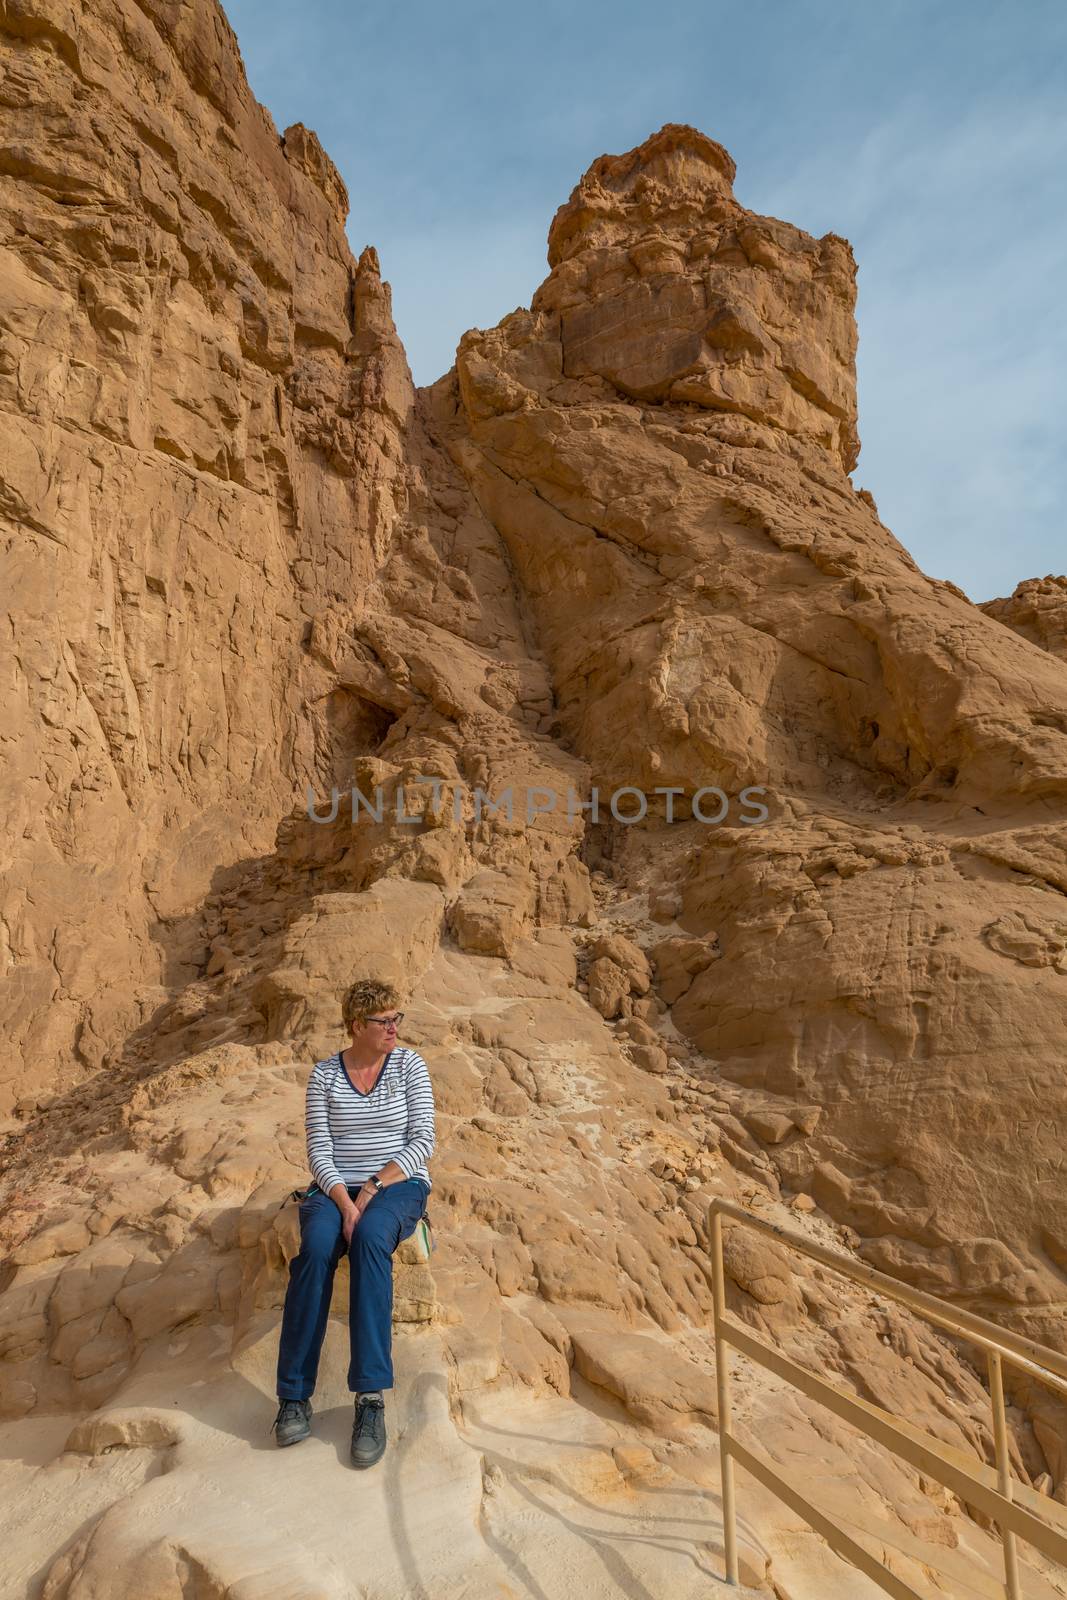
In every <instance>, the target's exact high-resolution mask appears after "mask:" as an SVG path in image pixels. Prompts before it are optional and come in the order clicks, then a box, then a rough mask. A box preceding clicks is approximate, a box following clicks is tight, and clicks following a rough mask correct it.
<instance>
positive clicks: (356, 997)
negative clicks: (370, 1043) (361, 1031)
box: [341, 978, 400, 1028]
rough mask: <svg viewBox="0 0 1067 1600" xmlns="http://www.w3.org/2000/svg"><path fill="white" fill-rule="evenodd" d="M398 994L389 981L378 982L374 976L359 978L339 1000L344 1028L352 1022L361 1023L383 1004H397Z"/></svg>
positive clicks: (349, 1026) (398, 1002) (348, 1026)
mask: <svg viewBox="0 0 1067 1600" xmlns="http://www.w3.org/2000/svg"><path fill="white" fill-rule="evenodd" d="M399 1004H400V995H399V994H398V993H397V991H396V990H395V989H394V988H393V985H392V984H391V983H379V982H378V981H377V979H375V978H360V980H359V982H358V983H354V984H353V985H352V987H351V988H350V989H348V990H347V991H346V993H345V997H344V999H343V1000H342V1002H341V1020H342V1022H343V1023H344V1025H345V1027H346V1028H351V1026H352V1024H353V1022H358V1023H360V1024H361V1025H362V1024H363V1023H364V1022H366V1020H367V1018H368V1017H372V1016H373V1015H374V1013H375V1012H376V1011H380V1010H381V1009H382V1007H383V1006H398V1005H399Z"/></svg>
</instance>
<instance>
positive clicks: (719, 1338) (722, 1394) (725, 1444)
mask: <svg viewBox="0 0 1067 1600" xmlns="http://www.w3.org/2000/svg"><path fill="white" fill-rule="evenodd" d="M711 1271H712V1315H713V1318H714V1323H715V1387H716V1392H717V1394H718V1404H719V1463H720V1476H721V1479H722V1536H723V1549H724V1552H725V1555H726V1581H727V1583H729V1584H736V1583H737V1582H738V1581H739V1580H738V1575H737V1509H736V1505H735V1503H734V1459H733V1456H732V1455H731V1454H730V1447H729V1440H730V1355H729V1346H728V1345H727V1342H726V1339H725V1338H724V1337H723V1323H724V1321H725V1318H726V1287H725V1278H724V1272H723V1261H722V1218H721V1217H720V1215H719V1213H718V1212H717V1211H713V1212H712V1215H711ZM1012 1600H1015V1596H1014V1595H1013V1596H1012Z"/></svg>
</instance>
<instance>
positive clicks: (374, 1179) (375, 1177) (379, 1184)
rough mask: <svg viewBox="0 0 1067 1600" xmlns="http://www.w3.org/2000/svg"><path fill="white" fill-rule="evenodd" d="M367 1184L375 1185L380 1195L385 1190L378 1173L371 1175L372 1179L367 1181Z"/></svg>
mask: <svg viewBox="0 0 1067 1600" xmlns="http://www.w3.org/2000/svg"><path fill="white" fill-rule="evenodd" d="M367 1182H368V1183H373V1185H374V1187H375V1188H376V1189H377V1191H378V1193H379V1194H381V1192H382V1190H383V1189H384V1188H385V1184H384V1183H383V1182H382V1180H381V1178H379V1177H378V1175H377V1173H376V1172H372V1173H371V1175H370V1177H369V1178H368V1179H367Z"/></svg>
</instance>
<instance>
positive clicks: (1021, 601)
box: [982, 573, 1067, 660]
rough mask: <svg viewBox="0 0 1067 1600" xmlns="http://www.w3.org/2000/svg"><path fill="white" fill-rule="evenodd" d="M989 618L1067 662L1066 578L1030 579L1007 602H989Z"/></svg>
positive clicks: (987, 612)
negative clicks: (1012, 629)
mask: <svg viewBox="0 0 1067 1600" xmlns="http://www.w3.org/2000/svg"><path fill="white" fill-rule="evenodd" d="M982 610H983V611H984V612H985V613H986V615H987V616H990V617H996V618H997V620H998V622H1006V623H1007V625H1008V627H1009V628H1014V629H1015V632H1016V633H1018V634H1021V635H1022V637H1023V638H1024V639H1029V640H1030V642H1031V644H1038V645H1040V646H1041V648H1042V650H1051V652H1052V654H1053V655H1054V656H1059V657H1060V658H1061V659H1062V660H1067V578H1065V577H1058V578H1054V577H1053V576H1052V574H1051V573H1050V574H1049V576H1048V577H1047V578H1027V579H1026V580H1025V581H1024V582H1023V583H1020V584H1019V585H1018V587H1017V588H1016V590H1015V592H1014V594H1012V595H1009V597H1008V598H1007V599H1006V600H987V601H986V602H985V604H984V605H983V607H982Z"/></svg>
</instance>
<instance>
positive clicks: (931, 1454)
mask: <svg viewBox="0 0 1067 1600" xmlns="http://www.w3.org/2000/svg"><path fill="white" fill-rule="evenodd" d="M723 1217H728V1218H730V1219H732V1220H733V1221H735V1222H738V1223H741V1224H742V1225H743V1226H745V1227H748V1228H752V1229H753V1230H754V1231H755V1232H757V1233H763V1234H767V1235H768V1236H769V1237H771V1238H773V1239H776V1240H778V1242H779V1243H781V1244H784V1245H786V1246H788V1247H789V1248H790V1249H791V1250H796V1251H798V1252H799V1253H800V1254H801V1255H806V1256H809V1257H810V1258H811V1259H812V1260H814V1261H818V1262H820V1263H821V1264H822V1265H823V1266H826V1267H830V1268H831V1269H832V1270H833V1271H835V1272H840V1273H841V1274H842V1275H843V1276H844V1277H847V1278H851V1279H852V1280H853V1281H854V1282H856V1283H859V1284H862V1285H863V1286H864V1287H865V1288H868V1289H874V1290H876V1291H877V1292H878V1293H879V1294H882V1295H885V1296H886V1298H887V1299H891V1300H896V1301H898V1302H899V1303H900V1304H901V1305H905V1306H907V1307H908V1308H909V1309H910V1310H912V1311H915V1312H917V1313H918V1314H919V1315H920V1316H923V1317H925V1318H927V1320H928V1321H931V1322H933V1323H935V1324H936V1325H937V1326H938V1327H940V1328H944V1329H946V1330H947V1331H948V1332H950V1333H954V1334H957V1335H960V1336H962V1337H963V1338H966V1339H969V1340H971V1341H972V1342H973V1343H975V1344H977V1345H979V1346H981V1348H983V1349H984V1350H985V1352H986V1356H987V1359H988V1365H989V1390H990V1400H991V1404H992V1413H993V1438H994V1441H995V1444H996V1463H997V1464H996V1487H995V1488H994V1487H993V1486H992V1481H991V1480H992V1474H991V1473H990V1472H989V1469H988V1468H986V1467H984V1466H983V1467H982V1468H980V1469H979V1471H977V1472H975V1471H973V1470H972V1468H971V1464H970V1462H969V1461H968V1460H967V1458H966V1457H965V1456H963V1455H962V1454H961V1453H960V1452H957V1451H955V1450H952V1449H951V1448H950V1447H948V1446H946V1445H943V1444H942V1443H941V1441H940V1440H937V1439H934V1438H932V1437H931V1436H930V1435H928V1434H924V1433H923V1432H921V1430H920V1429H918V1428H914V1427H912V1426H911V1425H910V1424H908V1423H904V1422H901V1421H900V1420H899V1419H898V1418H895V1417H894V1416H892V1415H891V1414H890V1413H889V1412H887V1411H883V1410H882V1409H881V1407H879V1406H876V1405H872V1404H871V1403H870V1402H869V1401H866V1400H861V1399H859V1398H858V1397H857V1396H855V1395H851V1394H848V1393H846V1392H845V1391H844V1390H842V1389H838V1388H836V1387H835V1386H834V1385H833V1384H830V1383H827V1382H826V1380H825V1379H823V1378H819V1377H817V1376H816V1375H815V1374H814V1373H812V1372H808V1371H807V1370H806V1369H805V1368H804V1367H801V1366H799V1365H798V1364H797V1363H796V1362H795V1361H793V1360H791V1359H790V1358H789V1357H788V1356H785V1355H782V1353H781V1352H780V1351H778V1350H774V1349H772V1348H771V1346H770V1345H766V1344H764V1343H763V1341H762V1340H760V1339H757V1338H756V1337H755V1336H754V1335H753V1334H751V1333H749V1332H748V1330H747V1329H745V1328H742V1327H741V1326H740V1325H739V1324H738V1323H735V1322H734V1321H732V1319H731V1318H729V1317H728V1316H727V1314H726V1277H725V1269H724V1265H723V1254H722V1219H723ZM708 1223H709V1228H710V1233H711V1262H712V1276H713V1321H714V1331H715V1381H716V1386H717V1391H718V1407H719V1452H720V1460H721V1464H722V1511H723V1540H724V1545H725V1555H726V1581H727V1583H729V1584H736V1583H737V1582H738V1562H737V1505H736V1496H735V1489H734V1462H735V1461H737V1462H739V1463H740V1465H741V1466H743V1467H744V1468H745V1469H746V1471H748V1472H750V1473H751V1474H752V1476H753V1477H754V1478H756V1479H757V1480H758V1481H759V1482H760V1483H762V1484H763V1486H764V1488H766V1489H769V1490H770V1491H771V1493H772V1494H775V1495H777V1496H778V1498H779V1499H780V1500H783V1501H784V1502H785V1504H786V1505H788V1506H789V1507H790V1509H791V1510H793V1511H795V1512H796V1513H797V1514H798V1515H799V1516H801V1517H803V1518H804V1520H805V1521H806V1522H807V1523H808V1526H809V1527H811V1528H813V1529H815V1531H816V1532H818V1533H821V1534H822V1535H823V1537H824V1538H825V1539H826V1541H827V1543H828V1544H829V1545H830V1547H831V1549H833V1550H835V1551H836V1552H837V1554H838V1555H840V1556H842V1557H843V1558H844V1559H845V1560H846V1561H850V1562H851V1563H852V1565H853V1566H855V1567H858V1568H859V1569H860V1571H862V1572H863V1573H865V1574H866V1576H867V1577H868V1578H870V1579H871V1580H872V1581H873V1582H874V1583H876V1584H877V1585H878V1586H879V1588H881V1589H882V1590H884V1592H885V1593H886V1594H889V1595H892V1596H894V1597H895V1600H922V1597H921V1596H920V1595H918V1594H917V1593H916V1591H915V1590H914V1589H913V1588H911V1586H910V1585H909V1584H907V1583H905V1582H904V1580H903V1579H902V1578H898V1577H897V1575H896V1574H895V1573H893V1572H891V1571H890V1570H889V1569H888V1568H887V1567H886V1566H885V1565H884V1564H883V1563H882V1562H880V1561H876V1560H875V1558H874V1557H873V1556H872V1555H871V1554H870V1553H869V1551H867V1550H866V1549H864V1547H863V1546H862V1545H861V1544H858V1543H857V1542H856V1540H854V1539H853V1538H852V1537H851V1536H850V1535H849V1534H847V1533H846V1532H845V1530H844V1529H843V1528H841V1527H840V1526H839V1525H838V1524H837V1523H836V1522H835V1521H833V1519H832V1518H830V1517H828V1516H827V1515H826V1514H825V1513H824V1512H822V1511H820V1510H819V1509H818V1508H817V1507H816V1506H813V1505H811V1504H810V1502H809V1501H807V1500H805V1499H804V1497H803V1496H802V1495H800V1494H799V1493H798V1492H797V1490H795V1489H794V1488H793V1486H792V1485H791V1484H790V1483H788V1482H787V1481H786V1480H785V1479H784V1478H782V1477H781V1476H780V1475H779V1474H778V1473H777V1472H775V1470H774V1468H773V1467H772V1466H771V1465H770V1463H769V1462H768V1461H767V1460H766V1459H765V1458H763V1457H762V1456H760V1455H757V1454H755V1453H753V1452H752V1451H751V1450H748V1449H746V1447H745V1446H744V1445H742V1444H741V1442H740V1441H739V1440H738V1439H737V1438H736V1437H735V1435H734V1434H732V1433H731V1431H730V1404H731V1402H730V1367H729V1355H728V1349H729V1347H730V1346H733V1348H734V1349H735V1350H737V1351H739V1352H740V1353H741V1354H743V1355H746V1356H748V1357H749V1359H750V1360H752V1361H755V1362H757V1363H758V1364H759V1365H760V1366H763V1367H766V1368H767V1370H768V1371H770V1372H774V1373H775V1374H776V1375H777V1376H778V1377H780V1378H784V1379H785V1380H786V1381H787V1382H788V1383H791V1384H793V1386H794V1387H795V1388H798V1389H799V1390H800V1391H801V1392H802V1393H803V1394H806V1395H807V1396H808V1397H809V1398H810V1399H813V1400H816V1401H817V1402H819V1403H820V1404H822V1405H824V1406H826V1407H827V1408H828V1409H829V1410H830V1411H832V1412H834V1414H835V1415H837V1416H839V1417H841V1418H842V1419H843V1420H844V1421H846V1422H849V1423H851V1424H852V1425H853V1426H854V1427H856V1428H859V1429H860V1430H861V1431H862V1432H863V1433H865V1434H866V1435H867V1436H868V1437H869V1438H871V1439H874V1440H875V1441H876V1442H877V1443H879V1444H882V1445H885V1446H886V1447H887V1448H888V1449H889V1450H891V1451H892V1452H893V1453H894V1454H895V1455H897V1456H899V1457H900V1458H901V1460H903V1461H907V1462H908V1463H909V1464H910V1465H911V1466H915V1467H918V1468H919V1469H920V1471H923V1472H925V1473H927V1474H928V1475H929V1476H930V1477H932V1478H935V1479H936V1480H937V1481H938V1482H939V1483H941V1484H943V1485H944V1486H945V1487H946V1488H948V1489H950V1490H951V1491H952V1492H953V1493H954V1494H956V1495H958V1496H959V1497H960V1498H961V1499H963V1500H964V1501H966V1503H967V1504H970V1505H974V1506H977V1507H978V1508H979V1509H980V1510H982V1511H984V1512H986V1513H987V1514H988V1515H989V1516H991V1517H992V1518H993V1520H994V1521H995V1522H996V1523H997V1526H998V1527H999V1529H1000V1536H1001V1541H1002V1544H1003V1548H1004V1577H1005V1592H1006V1594H1007V1597H1008V1600H1022V1591H1021V1589H1020V1587H1019V1563H1018V1554H1017V1551H1016V1548H1015V1539H1016V1536H1018V1537H1019V1538H1021V1539H1025V1540H1026V1542H1027V1543H1029V1544H1032V1545H1033V1546H1034V1547H1035V1548H1036V1549H1038V1550H1041V1551H1042V1553H1043V1554H1045V1555H1047V1556H1050V1557H1051V1558H1052V1559H1053V1560H1055V1561H1060V1562H1063V1563H1064V1564H1065V1565H1067V1528H1064V1529H1063V1530H1062V1531H1061V1529H1059V1528H1057V1527H1054V1526H1052V1525H1051V1524H1050V1523H1048V1522H1045V1521H1043V1520H1042V1518H1041V1517H1039V1516H1037V1515H1036V1513H1035V1512H1034V1511H1033V1510H1032V1509H1028V1508H1027V1507H1026V1506H1023V1505H1019V1504H1018V1503H1017V1502H1016V1501H1015V1499H1014V1498H1013V1493H1012V1477H1011V1461H1010V1457H1009V1453H1008V1425H1007V1417H1006V1413H1005V1409H1004V1383H1003V1372H1002V1366H1003V1362H1004V1361H1008V1362H1010V1363H1011V1364H1012V1365H1013V1366H1016V1367H1018V1368H1020V1370H1022V1371H1024V1372H1027V1373H1029V1374H1030V1376H1031V1377H1034V1378H1037V1379H1038V1380H1039V1381H1040V1382H1042V1383H1045V1384H1047V1385H1048V1386H1049V1387H1050V1388H1052V1389H1055V1390H1056V1391H1057V1392H1058V1393H1060V1394H1063V1395H1067V1357H1064V1356H1062V1355H1061V1354H1060V1353H1059V1352H1058V1351H1056V1350H1050V1349H1048V1348H1047V1347H1046V1346H1045V1345H1041V1344H1038V1343H1037V1342H1036V1341H1035V1340H1033V1339H1027V1338H1025V1337H1024V1336H1023V1335H1022V1334H1018V1333H1013V1332H1012V1331H1011V1330H1010V1329H1007V1328H999V1327H998V1326H997V1325H996V1323H994V1322H989V1321H987V1320H986V1318H985V1317H979V1316H976V1315H975V1314H974V1312H971V1311H964V1310H959V1309H957V1308H956V1307H955V1306H951V1305H949V1304H948V1302H947V1301H944V1300H939V1299H938V1298H937V1297H936V1296H935V1295H931V1294H927V1293H925V1291H924V1290H921V1289H912V1288H910V1287H909V1286H908V1285H907V1284H903V1283H898V1282H897V1280H896V1279H895V1278H890V1277H888V1276H887V1274H885V1273H884V1272H878V1271H877V1270H876V1269H875V1268H874V1267H868V1266H867V1265H865V1264H864V1263H862V1262H858V1261H854V1260H852V1259H851V1258H850V1257H848V1256H843V1255H840V1254H838V1253H837V1252H836V1251H834V1250H827V1249H826V1248H825V1247H824V1246H823V1245H820V1244H816V1243H815V1242H814V1241H813V1240H810V1239H805V1238H804V1237H803V1236H802V1235H801V1234H798V1233H792V1232H791V1231H790V1230H788V1229H786V1228H781V1227H778V1226H777V1225H776V1224H774V1223H771V1222H767V1221H766V1220H765V1219H764V1218H763V1217H756V1216H753V1215H752V1213H751V1212H748V1211H745V1210H744V1209H743V1208H742V1207H741V1206H736V1205H733V1204H732V1203H731V1202H730V1201H729V1200H713V1201H712V1202H711V1205H710V1206H709V1208H708ZM1049 1510H1050V1511H1051V1507H1049Z"/></svg>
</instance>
